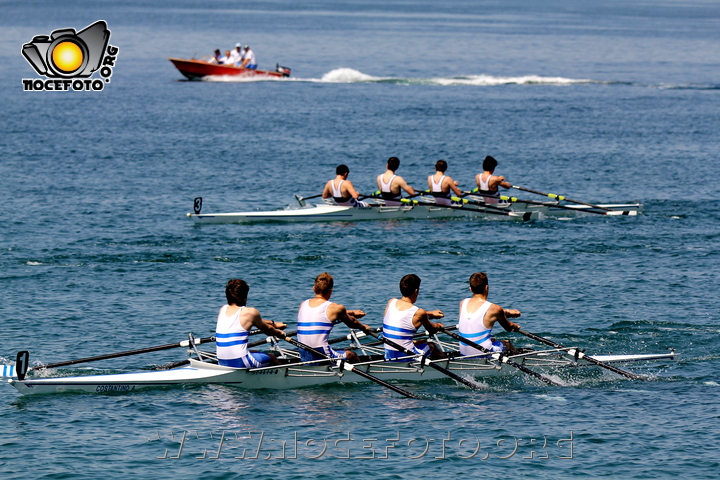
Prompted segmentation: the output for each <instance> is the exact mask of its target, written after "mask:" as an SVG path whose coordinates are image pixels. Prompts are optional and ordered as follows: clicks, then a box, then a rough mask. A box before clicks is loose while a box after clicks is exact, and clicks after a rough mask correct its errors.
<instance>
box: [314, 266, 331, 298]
mask: <svg viewBox="0 0 720 480" xmlns="http://www.w3.org/2000/svg"><path fill="white" fill-rule="evenodd" d="M333 286H335V279H333V277H332V275H330V274H329V273H327V272H323V273H321V274H320V275H318V276H317V277H315V285H314V286H313V291H314V292H315V293H319V294H320V295H325V294H326V293H328V292H329V291H330V290H332V289H333Z"/></svg>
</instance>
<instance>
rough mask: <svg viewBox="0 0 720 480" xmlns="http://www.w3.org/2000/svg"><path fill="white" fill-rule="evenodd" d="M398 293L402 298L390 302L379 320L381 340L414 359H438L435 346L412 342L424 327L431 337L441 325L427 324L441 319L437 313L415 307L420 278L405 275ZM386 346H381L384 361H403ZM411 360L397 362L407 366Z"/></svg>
mask: <svg viewBox="0 0 720 480" xmlns="http://www.w3.org/2000/svg"><path fill="white" fill-rule="evenodd" d="M400 293H401V294H402V298H400V299H397V298H393V299H391V300H390V301H389V302H388V304H387V307H385V316H384V317H383V337H385V338H388V339H390V340H392V341H393V342H395V343H397V344H398V345H400V346H401V347H404V348H405V349H407V350H412V351H413V352H415V353H416V354H418V355H427V356H429V357H430V358H433V359H434V358H442V357H444V355H443V353H442V352H441V351H440V350H437V349H436V348H435V345H433V344H429V343H426V342H423V341H420V340H413V336H414V335H415V333H416V332H417V331H418V329H419V328H420V327H425V330H427V331H428V332H429V333H430V334H431V335H432V334H434V333H436V332H437V331H438V330H439V329H441V328H443V324H442V323H434V322H431V321H430V319H431V318H443V317H444V316H445V315H443V312H441V311H440V310H433V311H430V312H428V311H425V310H423V309H422V308H419V307H417V306H416V305H415V302H416V301H417V298H418V294H419V293H420V277H418V276H417V275H414V274H409V275H405V276H404V277H403V278H402V279H401V280H400ZM407 356H408V355H407V354H406V353H405V352H401V351H399V350H397V349H395V348H394V347H391V346H390V345H387V344H385V359H386V360H394V359H397V358H401V357H407ZM412 360H413V359H412V358H403V359H402V360H400V361H403V362H410V361H412Z"/></svg>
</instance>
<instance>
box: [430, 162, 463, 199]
mask: <svg viewBox="0 0 720 480" xmlns="http://www.w3.org/2000/svg"><path fill="white" fill-rule="evenodd" d="M446 170H447V162H446V161H445V160H438V161H437V163H436V164H435V175H430V176H429V177H428V187H429V188H430V194H431V195H432V196H433V197H435V203H437V204H438V205H451V204H452V200H450V197H451V195H450V190H452V191H453V193H455V195H457V196H458V197H459V196H462V191H461V190H460V189H459V188H458V187H457V186H458V182H456V181H455V180H453V179H452V177H449V176H447V175H445V171H446Z"/></svg>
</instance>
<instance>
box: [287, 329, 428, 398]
mask: <svg viewBox="0 0 720 480" xmlns="http://www.w3.org/2000/svg"><path fill="white" fill-rule="evenodd" d="M277 338H279V339H281V340H285V341H286V342H288V343H289V344H291V345H294V346H296V347H298V348H302V349H303V350H306V351H308V352H312V353H314V354H315V355H317V356H318V357H321V358H325V359H327V360H338V361H339V363H340V365H341V366H342V368H343V369H344V370H348V371H350V372H353V373H355V374H357V375H360V376H361V377H365V378H367V379H368V380H372V381H373V382H375V383H377V384H380V385H382V386H383V387H385V388H389V389H390V390H392V391H394V392H396V393H399V394H400V395H404V396H406V397H408V398H416V399H420V397H418V396H417V395H414V394H412V393H410V392H408V391H407V390H403V389H402V388H400V387H396V386H395V385H392V384H390V383H387V382H386V381H384V380H380V379H379V378H377V377H375V376H373V375H370V374H369V373H366V372H363V371H362V370H360V369H359V368H356V367H354V366H352V364H350V363H347V362H346V361H345V360H340V359H334V358H332V357H330V356H329V355H325V353H324V352H321V351H319V350H316V349H314V348H312V347H308V346H307V345H305V344H304V343H300V342H298V341H297V340H294V339H292V338H290V337H288V336H285V337H277Z"/></svg>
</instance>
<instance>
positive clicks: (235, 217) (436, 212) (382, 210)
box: [187, 204, 541, 224]
mask: <svg viewBox="0 0 720 480" xmlns="http://www.w3.org/2000/svg"><path fill="white" fill-rule="evenodd" d="M187 216H188V217H189V218H190V219H191V220H192V221H193V222H195V223H199V224H219V223H259V222H284V223H296V222H357V221H366V220H406V219H414V220H422V219H433V218H495V217H497V218H507V219H514V220H536V219H539V218H541V217H540V213H538V212H511V215H510V216H504V215H503V216H499V215H493V214H489V213H486V212H479V211H477V210H472V209H469V208H457V209H451V208H444V207H435V206H427V205H414V206H411V205H407V206H397V207H341V206H337V205H325V204H318V205H313V206H307V207H299V208H288V209H285V210H273V211H266V212H235V213H201V214H195V213H188V214H187Z"/></svg>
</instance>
